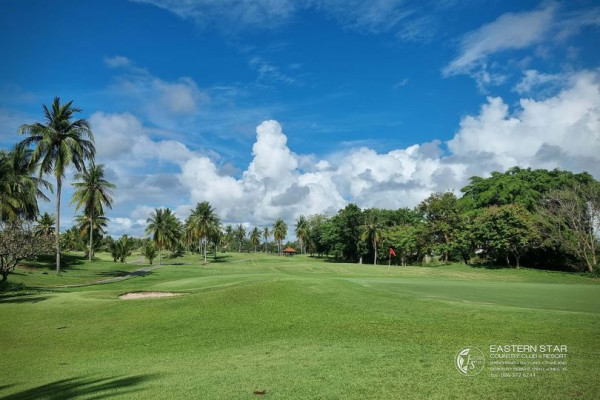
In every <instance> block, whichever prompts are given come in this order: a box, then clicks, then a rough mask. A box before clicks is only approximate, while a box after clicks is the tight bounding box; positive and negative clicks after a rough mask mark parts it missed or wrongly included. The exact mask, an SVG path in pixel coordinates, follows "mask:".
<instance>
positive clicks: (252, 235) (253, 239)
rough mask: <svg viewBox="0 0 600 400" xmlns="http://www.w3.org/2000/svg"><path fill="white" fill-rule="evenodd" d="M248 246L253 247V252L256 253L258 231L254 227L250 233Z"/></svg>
mask: <svg viewBox="0 0 600 400" xmlns="http://www.w3.org/2000/svg"><path fill="white" fill-rule="evenodd" d="M250 244H251V245H252V246H254V252H255V253H256V247H258V245H259V244H260V230H259V229H258V228H257V227H254V229H252V232H250Z"/></svg>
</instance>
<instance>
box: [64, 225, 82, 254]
mask: <svg viewBox="0 0 600 400" xmlns="http://www.w3.org/2000/svg"><path fill="white" fill-rule="evenodd" d="M86 226H87V224H86ZM60 240H61V242H62V247H64V248H65V250H67V251H79V250H81V249H82V248H83V247H84V245H83V242H82V241H81V236H80V232H79V231H78V229H77V227H76V226H73V227H71V228H70V229H67V230H66V231H65V232H64V233H63V234H61V235H60Z"/></svg>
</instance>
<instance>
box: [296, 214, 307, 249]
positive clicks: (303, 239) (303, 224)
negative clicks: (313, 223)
mask: <svg viewBox="0 0 600 400" xmlns="http://www.w3.org/2000/svg"><path fill="white" fill-rule="evenodd" d="M295 233H296V237H297V238H298V241H299V242H300V254H304V245H305V244H306V243H307V242H308V235H309V233H310V227H309V225H308V220H307V219H306V217H304V215H301V216H300V217H299V218H298V220H297V221H296V230H295Z"/></svg>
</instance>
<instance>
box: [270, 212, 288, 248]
mask: <svg viewBox="0 0 600 400" xmlns="http://www.w3.org/2000/svg"><path fill="white" fill-rule="evenodd" d="M286 235H287V224H286V223H285V222H284V221H283V220H282V219H281V218H278V219H277V221H275V223H274V224H273V239H275V240H277V252H278V253H279V255H281V241H282V240H283V239H285V236H286Z"/></svg>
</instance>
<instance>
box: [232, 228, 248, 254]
mask: <svg viewBox="0 0 600 400" xmlns="http://www.w3.org/2000/svg"><path fill="white" fill-rule="evenodd" d="M234 236H235V239H236V240H237V241H238V246H239V247H238V253H241V252H242V244H243V243H244V240H246V229H244V225H242V224H239V225H238V227H237V228H236V230H235V232H234Z"/></svg>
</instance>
